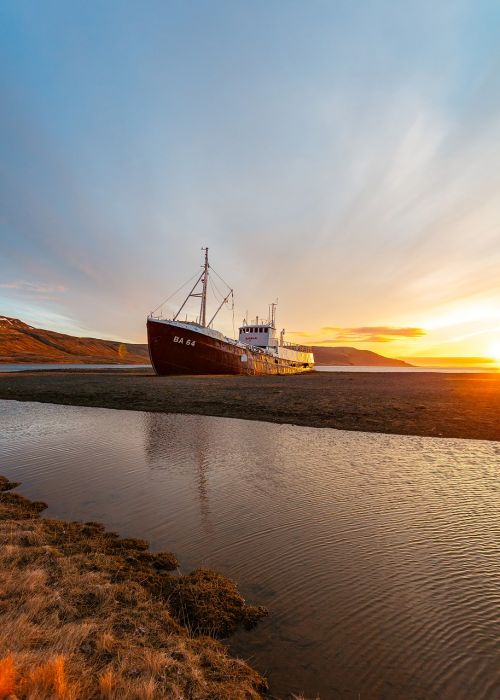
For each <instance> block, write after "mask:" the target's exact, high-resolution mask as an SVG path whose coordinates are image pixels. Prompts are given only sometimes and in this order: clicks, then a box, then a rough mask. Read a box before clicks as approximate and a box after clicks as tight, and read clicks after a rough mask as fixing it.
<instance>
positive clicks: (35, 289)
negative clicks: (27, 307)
mask: <svg viewBox="0 0 500 700" xmlns="http://www.w3.org/2000/svg"><path fill="white" fill-rule="evenodd" d="M0 289H12V290H14V291H17V292H23V293H25V294H31V295H35V296H39V295H42V296H45V295H47V294H62V293H63V292H65V291H66V290H67V287H65V286H64V285H63V284H35V283H33V282H25V281H24V280H20V281H16V282H4V283H2V284H0Z"/></svg>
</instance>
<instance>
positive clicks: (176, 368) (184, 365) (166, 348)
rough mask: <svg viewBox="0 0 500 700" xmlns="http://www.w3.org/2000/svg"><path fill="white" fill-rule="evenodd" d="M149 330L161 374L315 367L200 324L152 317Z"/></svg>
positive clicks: (269, 371)
mask: <svg viewBox="0 0 500 700" xmlns="http://www.w3.org/2000/svg"><path fill="white" fill-rule="evenodd" d="M147 333H148V346H149V354H150V358H151V364H152V365H153V368H154V370H155V372H156V374H158V375H161V376H164V375H175V374H243V375H270V374H271V375H272V374H299V373H303V372H309V371H311V370H312V369H313V368H314V365H313V364H312V363H311V362H308V361H298V360H296V359H294V360H292V359H288V358H284V357H279V356H278V355H277V354H275V353H272V352H269V351H266V350H263V349H261V348H253V347H251V346H245V345H242V344H241V343H239V342H236V341H233V340H231V339H229V338H226V337H225V336H223V335H222V334H221V333H218V332H217V331H211V330H210V329H206V328H204V327H201V326H200V327H197V326H196V324H190V323H179V322H176V321H165V320H160V319H152V318H148V320H147ZM303 359H307V358H303Z"/></svg>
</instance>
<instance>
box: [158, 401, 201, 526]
mask: <svg viewBox="0 0 500 700" xmlns="http://www.w3.org/2000/svg"><path fill="white" fill-rule="evenodd" d="M144 420H145V421H146V427H145V430H144V436H145V451H146V455H147V457H148V466H149V468H150V469H151V470H153V471H162V472H169V473H170V474H171V475H172V485H173V484H174V483H175V477H176V476H182V477H183V480H184V479H185V477H188V478H192V477H194V481H195V492H196V496H197V501H198V506H199V510H200V518H201V523H202V528H203V531H204V532H205V534H210V533H211V532H212V530H213V527H212V523H211V520H210V502H209V494H208V471H209V455H208V447H209V445H210V442H211V441H213V440H214V439H215V436H213V435H211V430H210V429H209V426H208V424H207V422H206V421H204V420H203V418H202V417H198V416H179V415H175V416H172V417H171V416H169V415H165V414H156V413H145V414H144ZM186 423H193V425H192V426H189V425H187V424H186Z"/></svg>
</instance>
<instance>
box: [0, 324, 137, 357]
mask: <svg viewBox="0 0 500 700" xmlns="http://www.w3.org/2000/svg"><path fill="white" fill-rule="evenodd" d="M6 362H12V363H23V362H33V363H39V362H54V363H60V362H61V363H68V364H72V363H74V364H80V363H81V364H130V365H132V364H142V365H144V364H149V353H148V346H147V345H142V344H132V343H119V342H117V341H113V340H99V339H98V338H77V337H75V336H72V335H65V334H63V333H56V332H54V331H47V330H43V329H41V328H33V326H29V325H28V324H27V323H23V322H22V321H20V320H19V319H17V318H8V317H6V316H0V363H6Z"/></svg>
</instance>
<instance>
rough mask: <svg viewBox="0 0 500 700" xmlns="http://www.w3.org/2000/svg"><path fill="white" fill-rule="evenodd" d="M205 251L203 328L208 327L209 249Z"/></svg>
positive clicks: (201, 313)
mask: <svg viewBox="0 0 500 700" xmlns="http://www.w3.org/2000/svg"><path fill="white" fill-rule="evenodd" d="M202 250H204V251H205V267H204V270H203V277H202V280H201V282H202V284H203V291H202V292H201V309H200V323H201V325H202V326H206V325H207V284H208V268H209V265H208V248H202Z"/></svg>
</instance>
